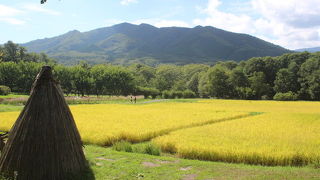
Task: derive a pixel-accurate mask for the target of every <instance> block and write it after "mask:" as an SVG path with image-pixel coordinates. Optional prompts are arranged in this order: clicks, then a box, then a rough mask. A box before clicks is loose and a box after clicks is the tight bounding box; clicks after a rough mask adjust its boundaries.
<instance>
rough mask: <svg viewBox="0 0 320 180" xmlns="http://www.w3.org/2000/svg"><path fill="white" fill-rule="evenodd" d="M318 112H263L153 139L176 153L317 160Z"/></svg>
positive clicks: (252, 160) (275, 161)
mask: <svg viewBox="0 0 320 180" xmlns="http://www.w3.org/2000/svg"><path fill="white" fill-rule="evenodd" d="M319 132H320V114H295V113H292V114H286V113H264V114H261V115H258V116H252V117H246V118H242V119H238V120H236V121H228V122H223V123H218V124H212V125H207V126H203V127H195V128H189V129H186V130H179V131H175V132H173V133H170V134H169V135H166V136H161V137H158V138H156V139H154V142H155V143H156V144H158V145H159V146H160V147H161V148H162V149H163V150H164V151H167V152H176V153H177V154H178V155H179V156H180V157H184V158H191V159H201V160H211V161H224V162H231V163H247V164H259V165H294V166H302V165H307V164H311V163H315V162H320V151H319V150H320V135H319Z"/></svg>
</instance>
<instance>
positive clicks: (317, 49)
mask: <svg viewBox="0 0 320 180" xmlns="http://www.w3.org/2000/svg"><path fill="white" fill-rule="evenodd" d="M295 51H298V52H304V51H308V52H311V53H314V52H318V51H320V47H313V48H303V49H296V50H295Z"/></svg>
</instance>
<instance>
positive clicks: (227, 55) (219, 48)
mask: <svg viewBox="0 0 320 180" xmlns="http://www.w3.org/2000/svg"><path fill="white" fill-rule="evenodd" d="M22 45H23V46H25V47H26V48H27V49H28V50H29V51H32V52H45V53H47V54H48V55H49V56H51V57H55V58H56V59H57V60H58V61H59V62H62V63H64V64H74V63H75V62H77V61H79V60H81V59H82V60H88V61H89V62H91V63H104V62H113V63H130V62H136V61H143V62H146V63H150V62H152V63H175V64H186V63H213V62H214V61H217V60H237V61H239V60H245V59H248V58H251V57H255V56H278V55H281V54H283V53H288V52H290V51H289V50H287V49H284V48H282V47H280V46H276V45H274V44H271V43H268V42H266V41H263V40H261V39H258V38H256V37H253V36H250V35H247V34H239V33H231V32H228V31H224V30H221V29H217V28H214V27H202V26H197V27H194V28H180V27H168V28H156V27H154V26H151V25H148V24H140V25H133V24H129V23H122V24H118V25H114V26H111V27H105V28H99V29H95V30H92V31H88V32H83V33H81V32H79V31H76V30H74V31H70V32H68V33H66V34H63V35H61V36H57V37H53V38H46V39H41V40H35V41H31V42H29V43H26V44H22Z"/></svg>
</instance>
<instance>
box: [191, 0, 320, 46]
mask: <svg viewBox="0 0 320 180" xmlns="http://www.w3.org/2000/svg"><path fill="white" fill-rule="evenodd" d="M222 2H223V1H220V0H208V4H207V6H206V7H205V8H201V12H202V13H204V14H206V15H207V16H206V17H205V18H202V19H194V20H193V23H194V24H195V25H198V24H199V25H209V26H214V27H217V28H221V29H225V30H228V31H233V32H239V33H247V34H252V35H254V36H257V37H259V38H262V39H264V40H267V41H270V42H273V43H275V44H278V45H281V46H284V47H286V48H290V49H296V48H304V47H314V46H320V36H319V32H320V18H319V17H320V1H319V0H304V1H301V0H286V1H279V0H251V3H250V4H249V6H248V7H247V8H249V9H251V11H252V12H254V13H256V14H257V15H259V16H258V17H255V16H251V15H250V14H249V13H240V14H239V13H237V14H235V13H227V12H223V11H221V10H220V9H219V7H220V6H221V4H222Z"/></svg>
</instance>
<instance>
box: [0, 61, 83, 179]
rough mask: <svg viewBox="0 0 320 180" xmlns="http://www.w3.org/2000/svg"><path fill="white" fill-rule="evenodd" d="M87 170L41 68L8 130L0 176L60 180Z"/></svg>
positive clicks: (68, 117) (55, 89)
mask: <svg viewBox="0 0 320 180" xmlns="http://www.w3.org/2000/svg"><path fill="white" fill-rule="evenodd" d="M86 169H87V162H86V159H85V156H84V153H83V150H82V142H81V138H80V135H79V132H78V130H77V127H76V124H75V122H74V119H73V116H72V114H71V112H70V109H69V107H68V105H67V104H66V101H65V99H64V96H63V93H62V90H61V88H60V86H59V85H58V84H57V83H56V82H55V81H54V79H53V77H52V71H51V67H49V66H44V67H42V70H41V71H40V73H39V74H38V75H37V77H36V80H35V82H34V84H33V87H32V90H31V95H30V98H29V99H28V101H27V104H26V105H25V107H24V109H23V110H22V112H21V113H20V115H19V117H18V119H17V121H16V122H15V124H14V126H13V127H12V129H11V130H10V134H9V137H8V141H7V143H6V145H5V147H4V149H3V152H2V153H1V157H0V172H1V173H2V174H5V176H9V177H12V176H15V178H16V179H21V180H27V179H28V180H29V179H30V180H63V179H70V177H72V176H74V175H77V174H78V173H80V172H83V171H85V170H86Z"/></svg>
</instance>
